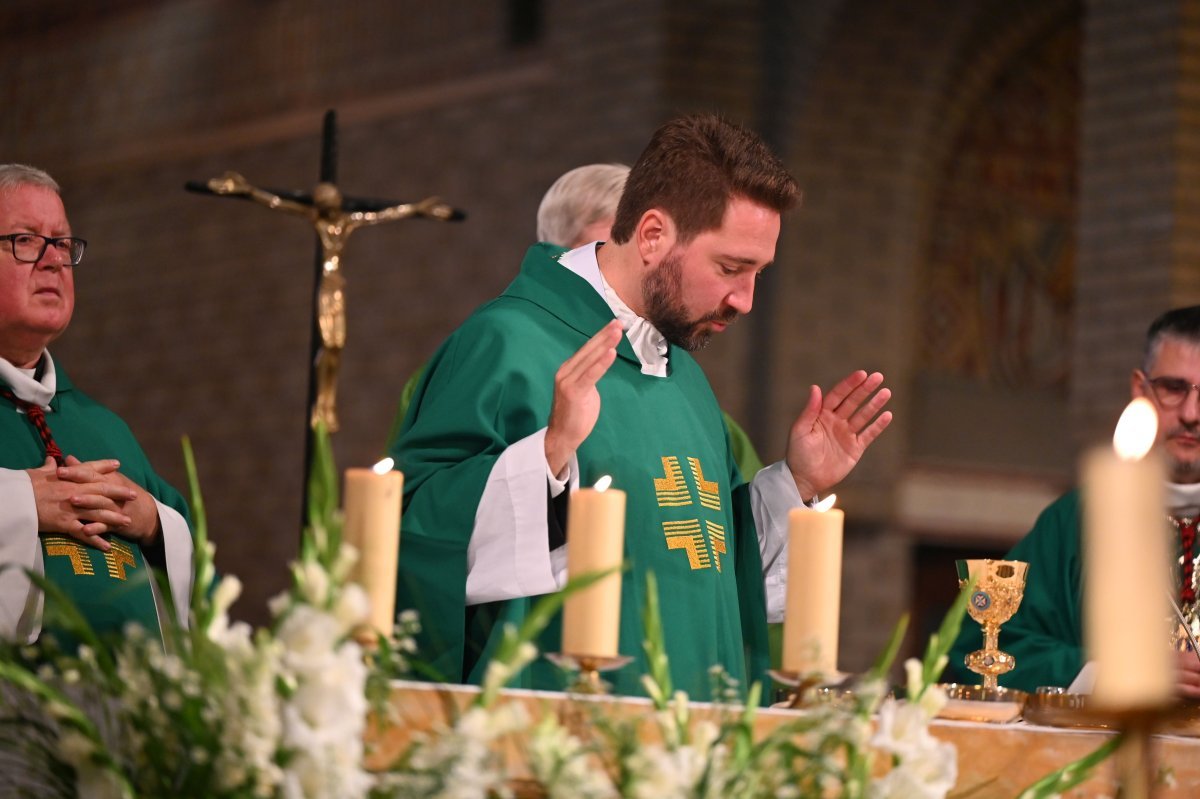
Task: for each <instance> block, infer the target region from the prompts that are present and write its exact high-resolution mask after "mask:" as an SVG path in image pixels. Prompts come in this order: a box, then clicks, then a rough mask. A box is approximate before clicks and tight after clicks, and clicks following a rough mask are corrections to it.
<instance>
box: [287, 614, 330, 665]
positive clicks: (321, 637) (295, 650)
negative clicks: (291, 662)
mask: <svg viewBox="0 0 1200 799" xmlns="http://www.w3.org/2000/svg"><path fill="white" fill-rule="evenodd" d="M341 634H342V629H341V625H339V624H338V623H337V619H335V618H333V616H331V615H329V614H328V613H324V612H322V611H320V610H318V609H316V608H314V607H310V606H308V605H299V606H297V607H296V608H295V609H293V611H292V612H291V614H290V615H289V616H288V617H287V619H285V620H284V622H283V624H282V625H281V626H280V628H279V641H280V643H282V644H283V647H284V649H285V650H286V655H285V656H286V657H288V658H292V659H294V658H297V657H300V658H306V657H307V658H320V657H321V656H323V655H324V656H327V655H329V654H330V653H331V652H332V651H333V647H334V645H335V644H336V643H337V640H338V638H340V637H341Z"/></svg>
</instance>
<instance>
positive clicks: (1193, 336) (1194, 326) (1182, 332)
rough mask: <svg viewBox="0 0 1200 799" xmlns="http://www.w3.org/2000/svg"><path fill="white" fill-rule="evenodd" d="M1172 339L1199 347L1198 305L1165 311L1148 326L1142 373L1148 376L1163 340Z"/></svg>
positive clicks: (1199, 321)
mask: <svg viewBox="0 0 1200 799" xmlns="http://www.w3.org/2000/svg"><path fill="white" fill-rule="evenodd" d="M1167 338H1173V339H1177V340H1179V341H1183V342H1186V343H1188V344H1191V345H1192V346H1194V347H1195V346H1200V305H1190V306H1188V307H1187V308H1176V309H1174V310H1171V311H1167V312H1166V313H1164V314H1163V315H1162V316H1160V317H1158V318H1157V319H1155V320H1154V321H1153V322H1152V323H1151V324H1150V329H1149V330H1147V331H1146V345H1145V348H1144V349H1143V351H1142V371H1143V372H1145V373H1146V374H1150V370H1151V368H1152V367H1153V366H1154V362H1155V361H1156V360H1158V351H1159V350H1160V349H1162V343H1163V340H1164V339H1167Z"/></svg>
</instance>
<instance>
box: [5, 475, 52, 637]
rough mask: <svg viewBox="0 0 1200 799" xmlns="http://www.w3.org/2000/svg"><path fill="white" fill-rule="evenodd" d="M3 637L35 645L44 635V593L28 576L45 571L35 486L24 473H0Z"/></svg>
mask: <svg viewBox="0 0 1200 799" xmlns="http://www.w3.org/2000/svg"><path fill="white" fill-rule="evenodd" d="M0 508H3V512H0V568H2V569H3V570H2V571H0V637H2V638H4V639H6V640H9V641H17V642H20V643H32V642H33V641H34V640H36V639H37V636H38V633H39V632H40V631H41V626H42V625H41V618H42V592H41V591H39V590H36V589H35V588H34V585H33V583H32V582H31V581H30V579H29V577H28V576H27V575H26V574H25V570H26V569H28V570H30V571H32V572H34V573H41V571H42V547H41V546H40V544H39V542H38V532H37V504H36V503H35V502H34V498H33V483H32V482H30V479H29V475H28V474H27V473H26V472H25V471H24V470H22V469H0Z"/></svg>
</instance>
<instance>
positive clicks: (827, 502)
mask: <svg viewBox="0 0 1200 799" xmlns="http://www.w3.org/2000/svg"><path fill="white" fill-rule="evenodd" d="M835 502H837V494H830V495H829V496H827V497H825V499H823V500H821V501H820V502H814V503H813V510H829V509H830V508H832V507H833V503H835Z"/></svg>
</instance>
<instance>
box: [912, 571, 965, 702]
mask: <svg viewBox="0 0 1200 799" xmlns="http://www.w3.org/2000/svg"><path fill="white" fill-rule="evenodd" d="M974 592H975V578H974V577H971V578H968V579H967V581H966V583H964V584H963V587H962V590H960V591H959V592H958V596H957V597H955V599H954V603H953V604H952V605H950V609H949V610H948V611H946V615H945V616H944V617H943V618H942V624H941V626H940V627H938V631H937V632H936V633H934V634H933V635H932V636H930V637H929V643H928V644H927V645H926V647H925V657H924V658H923V659H922V661H921V691H920V693H918V694H917V696H911V697H909V699H910V700H912V701H916V700H918V699H920V698H921V696H922V695H923V694H924V693H925V689H927V688H928V687H929V686H930V685H933V684H934V683H936V682H937V681H938V678H939V677H941V672H942V669H943V668H945V658H947V657H949V655H950V647H952V646H954V641H955V640H956V639H957V638H958V632H959V630H960V629H962V622H963V617H964V616H966V615H967V602H968V601H970V599H971V594H973V593H974Z"/></svg>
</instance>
